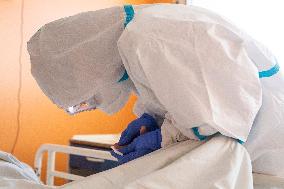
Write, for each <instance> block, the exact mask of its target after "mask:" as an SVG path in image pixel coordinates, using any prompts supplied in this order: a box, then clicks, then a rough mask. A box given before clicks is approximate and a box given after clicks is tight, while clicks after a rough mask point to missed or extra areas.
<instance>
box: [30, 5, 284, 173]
mask: <svg viewBox="0 0 284 189" xmlns="http://www.w3.org/2000/svg"><path fill="white" fill-rule="evenodd" d="M28 51H29V53H30V58H31V72H32V75H33V76H34V78H35V79H36V81H37V83H38V85H39V86H40V88H41V89H42V91H43V92H44V93H45V94H46V95H47V96H48V97H49V98H50V99H51V100H52V101H53V102H54V103H55V104H56V105H57V106H58V107H60V108H62V109H64V110H66V111H67V112H68V113H71V114H73V113H76V112H80V111H84V110H90V109H95V108H98V109H101V110H103V111H105V112H106V113H109V114H112V113H115V112H117V111H118V110H119V109H120V108H122V107H123V105H124V104H125V102H126V101H127V99H128V97H129V94H130V93H131V92H135V93H136V94H137V95H138V97H139V98H138V102H137V103H136V105H135V108H134V112H135V113H136V114H137V116H139V118H138V119H137V120H134V122H132V123H131V124H130V125H129V126H128V128H127V129H126V130H125V131H124V132H123V133H122V137H121V139H120V141H119V143H118V144H117V148H118V150H119V151H120V152H121V153H122V154H120V155H119V154H116V153H113V155H114V156H115V157H117V158H118V159H119V160H120V162H121V163H125V162H128V161H130V160H132V159H135V158H137V157H140V156H142V155H145V154H147V153H150V152H152V151H154V150H157V149H159V148H160V147H161V146H167V145H170V144H172V143H175V142H179V141H183V140H188V139H192V140H200V141H203V140H205V141H206V140H207V139H208V138H210V137H214V136H215V135H216V134H217V133H221V134H222V135H224V136H227V137H230V138H234V139H236V142H239V143H244V146H245V148H246V149H247V151H248V152H249V154H250V156H251V160H252V165H253V171H255V172H261V173H266V174H272V175H279V176H281V175H282V176H284V163H283V161H282V160H281V157H284V141H283V139H282V138H283V136H284V128H283V123H284V120H283V119H284V111H283V105H284V95H283V94H284V91H283V90H284V89H283V87H281V88H279V87H278V86H280V85H282V84H284V80H283V79H284V77H283V76H282V75H281V74H280V73H279V72H278V71H279V66H278V64H277V62H276V59H275V58H274V56H273V55H272V54H271V53H270V52H269V51H268V50H266V49H265V48H264V47H263V46H262V45H260V44H259V43H258V42H256V41H255V40H253V39H252V38H250V37H249V36H248V35H246V34H245V33H243V32H242V31H240V30H239V29H238V28H236V27H235V26H234V25H232V24H230V23H229V22H227V21H226V20H224V19H223V18H221V17H220V16H218V15H216V14H214V13H212V12H209V11H207V10H204V9H201V8H197V7H192V6H191V7H189V6H184V5H168V4H159V5H143V6H135V7H132V6H124V7H113V8H108V9H104V10H99V11H94V12H86V13H81V14H78V15H75V16H71V17H67V18H63V19H60V20H57V21H54V22H51V23H48V24H46V25H45V26H43V27H42V28H41V29H40V30H39V31H38V32H37V33H36V34H35V35H34V36H33V37H32V38H31V39H30V41H29V42H28ZM141 129H142V130H144V131H143V132H141Z"/></svg>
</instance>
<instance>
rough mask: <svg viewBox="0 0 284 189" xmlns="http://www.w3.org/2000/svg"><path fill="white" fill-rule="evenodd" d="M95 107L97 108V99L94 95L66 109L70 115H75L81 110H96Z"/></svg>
mask: <svg viewBox="0 0 284 189" xmlns="http://www.w3.org/2000/svg"><path fill="white" fill-rule="evenodd" d="M95 109H96V101H95V98H94V97H92V98H90V99H89V100H87V101H84V102H81V103H80V104H78V105H75V106H71V107H69V108H67V109H65V111H66V112H67V113H68V114H69V115H75V114H77V113H80V112H85V111H91V110H95Z"/></svg>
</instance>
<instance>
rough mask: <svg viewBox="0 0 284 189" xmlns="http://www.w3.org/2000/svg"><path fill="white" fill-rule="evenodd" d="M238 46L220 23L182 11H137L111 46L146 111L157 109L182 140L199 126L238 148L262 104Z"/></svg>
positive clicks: (237, 37) (240, 40)
mask: <svg viewBox="0 0 284 189" xmlns="http://www.w3.org/2000/svg"><path fill="white" fill-rule="evenodd" d="M244 44H245V38H244V36H243V34H242V33H241V32H240V31H238V30H237V29H235V28H234V27H233V26H231V25H230V24H229V23H227V22H226V21H224V20H223V19H222V18H220V17H219V16H217V15H215V14H213V13H211V12H209V11H206V10H204V9H200V8H196V7H191V8H190V7H186V6H183V5H156V6H151V7H148V8H145V9H141V10H139V11H136V13H135V17H134V19H133V20H132V22H131V23H130V24H129V25H128V26H127V28H126V29H125V31H124V32H123V34H122V36H121V37H120V39H119V41H118V47H119V52H120V55H121V57H122V59H123V63H124V65H125V68H126V70H127V71H128V73H129V76H130V78H131V80H132V81H133V82H134V84H135V86H136V88H137V91H138V93H139V98H140V99H141V100H142V103H144V104H145V106H148V104H150V105H152V104H156V105H157V104H158V105H160V106H159V107H161V108H160V109H164V110H165V111H167V113H168V114H170V116H171V117H172V118H173V122H174V123H175V124H174V125H175V126H176V127H177V128H178V129H179V130H180V131H181V132H182V133H183V134H184V135H186V136H187V137H189V138H192V133H193V132H192V128H194V127H198V128H199V129H200V132H201V133H202V129H203V128H206V132H207V133H206V132H205V133H204V134H207V135H210V134H213V133H215V132H216V131H219V132H220V133H222V134H223V135H226V136H229V137H233V138H236V139H240V140H242V141H246V139H247V137H248V134H249V132H250V129H251V126H252V124H253V121H254V119H255V116H256V114H257V112H258V110H259V108H260V106H261V102H262V94H261V85H260V81H259V78H258V70H257V68H256V66H255V65H254V63H253V62H252V60H251V59H250V58H249V56H248V54H247V51H246V49H245V46H244ZM152 99H154V101H153V100H152ZM146 109H150V108H147V107H146ZM151 109H152V107H151ZM156 109H158V108H156Z"/></svg>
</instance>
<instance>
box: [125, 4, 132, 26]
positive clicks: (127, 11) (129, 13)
mask: <svg viewBox="0 0 284 189" xmlns="http://www.w3.org/2000/svg"><path fill="white" fill-rule="evenodd" d="M124 11H125V14H126V18H125V22H124V27H126V26H127V24H129V22H130V21H131V20H132V19H133V17H134V9H133V6H132V5H124Z"/></svg>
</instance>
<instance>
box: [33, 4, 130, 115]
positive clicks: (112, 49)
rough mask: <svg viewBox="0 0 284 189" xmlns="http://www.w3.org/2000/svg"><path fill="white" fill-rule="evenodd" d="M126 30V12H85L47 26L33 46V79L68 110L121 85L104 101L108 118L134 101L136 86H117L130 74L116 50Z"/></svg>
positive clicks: (109, 9) (113, 9) (35, 37)
mask: <svg viewBox="0 0 284 189" xmlns="http://www.w3.org/2000/svg"><path fill="white" fill-rule="evenodd" d="M123 30H124V10H123V7H112V8H108V9H103V10H98V11H92V12H86V13H81V14H78V15H75V16H71V17H67V18H63V19H59V20H56V21H54V22H51V23H48V24H46V25H45V26H43V27H42V28H41V29H40V30H39V31H37V33H36V34H35V35H34V36H33V37H32V38H31V39H30V41H29V42H28V51H29V54H30V58H31V72H32V75H33V77H34V78H35V79H36V81H37V83H38V85H39V86H40V88H41V89H42V91H43V92H44V93H45V94H46V95H47V96H48V97H49V98H50V99H51V100H52V101H53V102H54V103H55V104H57V105H58V106H59V107H61V108H64V109H66V108H68V107H70V106H73V105H75V104H78V103H81V102H83V101H84V100H86V99H89V98H90V97H92V96H94V95H96V94H97V93H98V91H101V90H102V89H103V88H104V91H105V89H106V86H112V87H113V86H115V87H116V88H115V90H116V91H115V92H110V93H107V92H105V94H107V95H110V96H108V98H102V99H100V103H101V104H98V107H102V108H103V109H105V110H107V111H108V113H110V112H114V111H117V109H118V108H121V107H122V105H123V104H122V103H124V102H126V100H127V98H128V96H129V92H130V90H128V88H130V87H128V86H126V85H128V84H131V82H120V83H119V85H118V84H117V82H118V81H119V79H120V78H121V77H122V76H123V74H124V72H125V69H124V66H123V64H122V62H121V58H120V56H119V53H118V49H117V45H116V43H117V40H118V38H119V37H120V35H121V33H122V32H123ZM109 90H113V89H109ZM111 95H112V96H111ZM122 98H123V99H124V100H122ZM115 99H118V100H119V101H120V102H119V103H118V102H114V100H115ZM104 100H106V101H107V102H105V101H104ZM106 105H109V106H110V107H106ZM112 105H113V106H114V105H115V107H111V106H112Z"/></svg>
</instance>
